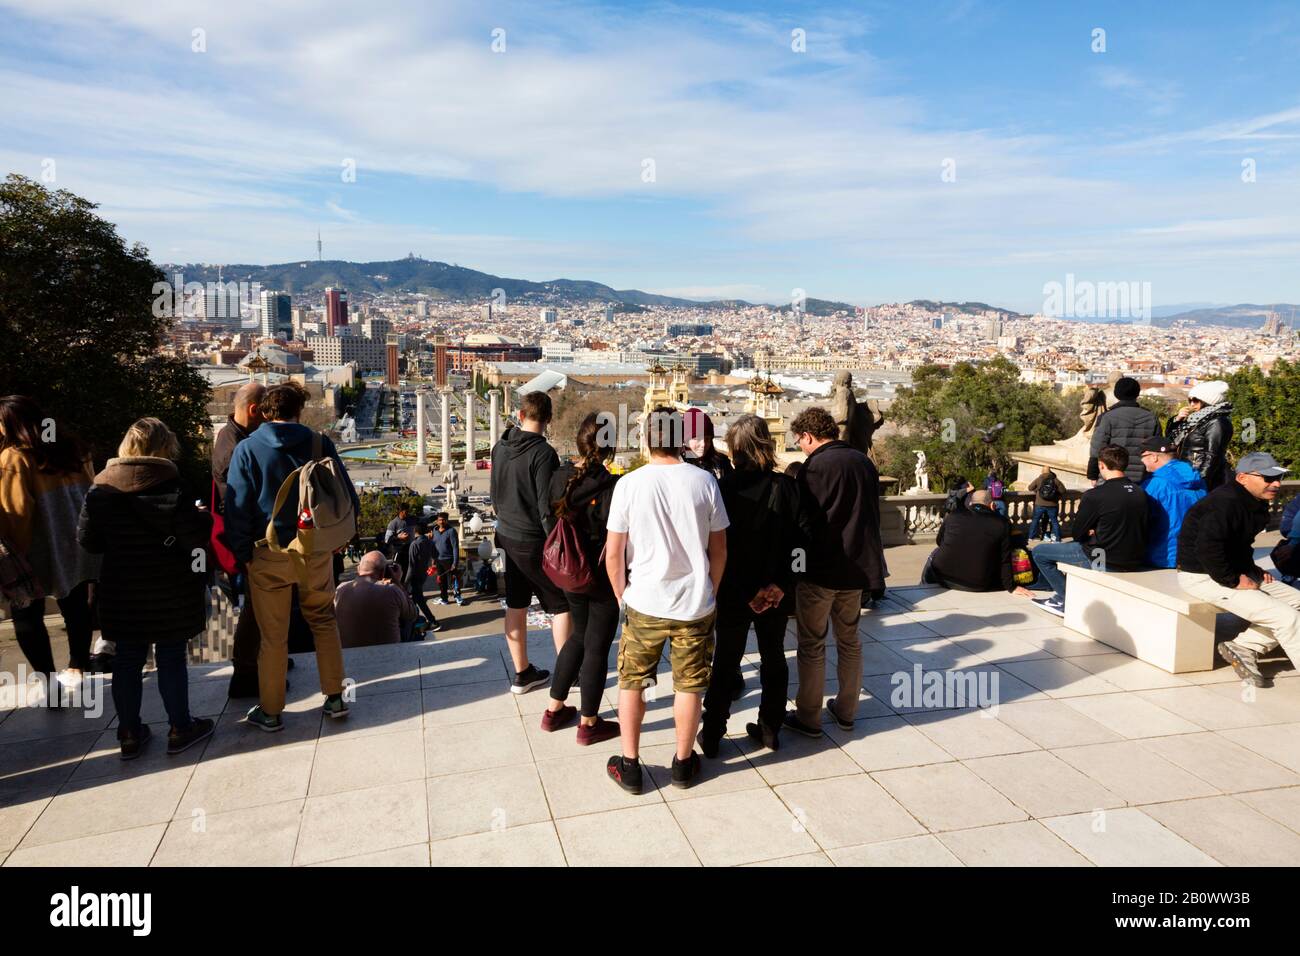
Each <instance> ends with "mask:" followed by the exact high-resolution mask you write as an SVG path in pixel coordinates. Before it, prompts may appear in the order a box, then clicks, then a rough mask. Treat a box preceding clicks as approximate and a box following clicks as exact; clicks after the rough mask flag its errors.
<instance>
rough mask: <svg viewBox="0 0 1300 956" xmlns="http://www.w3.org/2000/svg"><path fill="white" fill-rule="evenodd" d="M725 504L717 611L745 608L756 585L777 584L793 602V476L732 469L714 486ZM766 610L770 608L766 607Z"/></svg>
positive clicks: (788, 603) (785, 607) (796, 537)
mask: <svg viewBox="0 0 1300 956" xmlns="http://www.w3.org/2000/svg"><path fill="white" fill-rule="evenodd" d="M719 487H720V488H721V490H722V503H723V505H724V506H725V507H726V509H727V518H728V519H729V520H730V522H731V524H730V525H728V526H727V568H726V570H725V571H724V572H723V574H722V585H721V587H719V589H718V605H719V609H720V613H728V612H730V611H737V612H739V613H742V614H744V613H748V604H749V602H750V601H752V600H753V599H754V595H755V594H757V593H758V592H759V590H760V589H762V588H765V587H767V586H768V585H769V584H775V585H777V586H778V587H779V588H780V589H781V590H782V591H783V592H784V593H785V595H786V597H785V599H784V600H783V601H782V602H781V608H780V610H781V611H783V612H784V613H786V614H788V613H790V610H791V608H793V606H794V604H793V602H794V559H795V554H794V549H795V548H796V547H800V546H802V539H801V537H800V534H799V489H798V486H797V485H796V484H795V481H794V479H793V478H788V477H786V476H785V475H782V474H777V473H776V472H771V471H753V470H750V469H746V470H743V471H740V470H736V469H732V470H731V472H730V473H729V474H728V475H727V477H726V479H725V480H724V481H722V482H721V484H720V486H719ZM768 613H771V612H768Z"/></svg>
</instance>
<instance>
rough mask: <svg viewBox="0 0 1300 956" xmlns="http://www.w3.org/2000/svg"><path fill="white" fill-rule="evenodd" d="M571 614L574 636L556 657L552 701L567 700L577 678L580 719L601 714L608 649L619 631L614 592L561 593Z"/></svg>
mask: <svg viewBox="0 0 1300 956" xmlns="http://www.w3.org/2000/svg"><path fill="white" fill-rule="evenodd" d="M564 597H565V600H567V601H568V602H569V613H570V614H571V615H573V617H572V618H571V620H572V621H573V633H572V634H570V636H569V639H568V641H566V642H565V645H564V646H563V647H562V648H560V653H559V655H558V656H557V657H556V658H555V674H554V675H553V676H552V677H551V700H567V699H568V696H569V689H570V688H572V687H573V682H574V680H575V679H576V680H577V681H578V686H579V687H580V688H581V691H582V708H581V713H582V716H583V717H595V716H596V715H597V714H598V713H600V700H601V697H602V696H603V695H604V693H605V677H606V676H607V675H608V674H609V647H610V645H611V644H613V643H614V634H615V632H616V631H617V630H618V601H617V600H616V599H615V598H614V592H613V591H604V590H602V591H598V592H597V593H595V594H574V593H572V592H571V591H565V592H564Z"/></svg>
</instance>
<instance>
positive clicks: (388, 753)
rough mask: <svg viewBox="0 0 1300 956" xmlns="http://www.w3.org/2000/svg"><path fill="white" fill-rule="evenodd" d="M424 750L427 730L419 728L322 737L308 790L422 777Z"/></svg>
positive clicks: (351, 787) (319, 791)
mask: <svg viewBox="0 0 1300 956" xmlns="http://www.w3.org/2000/svg"><path fill="white" fill-rule="evenodd" d="M423 750H424V734H423V733H422V732H421V731H419V730H404V731H400V732H398V733H395V734H375V735H373V736H362V737H341V738H337V739H334V740H321V742H320V743H318V744H317V745H316V762H315V763H314V764H313V766H312V771H311V784H310V786H309V787H308V790H307V793H308V795H309V796H313V797H319V796H323V795H325V794H327V793H342V792H343V791H344V790H363V789H366V788H369V787H382V786H385V785H387V784H391V783H403V782H405V781H407V780H422V779H423V778H424V753H423Z"/></svg>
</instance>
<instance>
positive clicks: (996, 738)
mask: <svg viewBox="0 0 1300 956" xmlns="http://www.w3.org/2000/svg"><path fill="white" fill-rule="evenodd" d="M1008 706H1010V705H1008ZM1000 709H1001V708H999V710H1000ZM907 721H908V723H910V724H912V725H913V726H914V727H916V729H917V730H919V731H921V733H923V734H925V735H926V736H927V737H929V738H930V739H931V740H933V741H934V742H935V743H937V744H938V745H939V746H940V747H942V748H943V749H944V750H946V751H947V752H948V753H950V754H952V755H953V756H954V757H956V758H957V759H958V760H968V759H971V758H974V757H991V756H993V755H995V754H1014V753H1024V752H1025V751H1028V750H1038V749H1039V747H1038V744H1036V743H1034V742H1033V741H1032V740H1030V739H1029V738H1028V737H1025V736H1024V735H1023V734H1020V733H1017V732H1016V731H1015V730H1013V729H1012V728H1011V726H1010V725H1008V724H1006V723H1003V722H1002V721H1001V720H999V719H998V717H997V715H996V714H995V713H994V711H993V710H992V709H986V710H948V711H940V712H937V713H921V714H909V715H908V717H907Z"/></svg>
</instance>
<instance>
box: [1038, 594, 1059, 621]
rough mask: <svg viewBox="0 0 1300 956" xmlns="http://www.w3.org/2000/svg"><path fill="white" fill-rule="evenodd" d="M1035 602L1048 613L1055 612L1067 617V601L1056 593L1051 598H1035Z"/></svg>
mask: <svg viewBox="0 0 1300 956" xmlns="http://www.w3.org/2000/svg"><path fill="white" fill-rule="evenodd" d="M1033 603H1034V605H1035V606H1036V607H1041V608H1042V609H1043V610H1044V611H1046V612H1047V613H1048V614H1055V615H1056V616H1057V617H1065V601H1063V600H1061V598H1059V597H1057V596H1055V595H1053V596H1052V597H1049V598H1034V600H1033Z"/></svg>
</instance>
